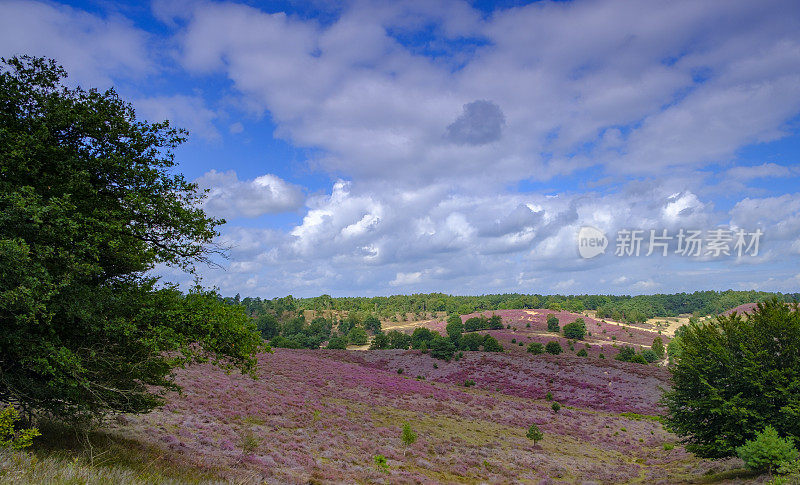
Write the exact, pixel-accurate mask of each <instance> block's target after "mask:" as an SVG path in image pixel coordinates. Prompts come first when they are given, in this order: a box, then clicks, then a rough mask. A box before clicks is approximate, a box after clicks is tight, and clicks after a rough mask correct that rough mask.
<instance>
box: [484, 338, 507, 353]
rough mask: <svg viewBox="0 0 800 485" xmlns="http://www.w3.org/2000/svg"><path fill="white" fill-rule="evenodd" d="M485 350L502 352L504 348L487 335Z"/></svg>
mask: <svg viewBox="0 0 800 485" xmlns="http://www.w3.org/2000/svg"><path fill="white" fill-rule="evenodd" d="M483 350H484V351H485V352H502V351H503V346H502V345H500V342H498V341H497V339H496V338H494V337H492V336H491V335H487V336H486V338H484V339H483Z"/></svg>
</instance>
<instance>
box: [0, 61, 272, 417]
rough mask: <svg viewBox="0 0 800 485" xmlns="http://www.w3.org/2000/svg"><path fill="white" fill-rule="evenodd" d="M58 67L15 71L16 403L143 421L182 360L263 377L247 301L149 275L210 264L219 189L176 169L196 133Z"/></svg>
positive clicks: (3, 271)
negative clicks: (182, 148)
mask: <svg viewBox="0 0 800 485" xmlns="http://www.w3.org/2000/svg"><path fill="white" fill-rule="evenodd" d="M65 78H66V73H65V71H64V70H63V69H62V68H61V67H59V66H57V65H56V63H55V62H54V61H52V60H47V59H42V58H31V57H19V58H12V59H9V60H5V59H4V60H3V61H2V63H0V402H3V401H4V402H13V403H16V404H17V405H20V406H22V407H23V408H24V409H26V410H28V411H39V412H47V413H49V414H52V415H54V416H57V417H61V418H64V419H72V420H74V419H81V418H92V417H97V416H102V415H104V414H105V413H107V412H143V411H147V410H149V409H151V408H153V407H154V406H156V405H158V404H159V403H160V402H161V400H162V399H161V394H163V392H164V391H165V390H168V389H174V388H175V387H176V386H175V384H174V382H173V379H172V371H173V369H174V368H175V367H176V366H179V365H184V364H187V363H190V362H195V361H198V360H206V359H211V360H212V361H214V362H216V363H218V364H220V365H225V366H235V367H238V368H240V369H241V370H243V371H252V370H253V368H254V364H255V360H254V357H253V355H254V351H255V350H256V349H257V346H258V345H259V342H260V338H259V337H258V335H257V334H256V333H255V331H254V328H253V326H252V324H251V323H250V320H249V318H248V317H247V316H246V315H245V314H244V312H243V311H242V309H241V307H233V306H227V305H224V304H222V303H221V301H220V299H219V298H218V297H217V296H216V294H214V293H211V292H206V291H203V290H201V289H199V288H197V289H195V290H192V291H190V292H189V293H188V294H183V293H181V292H180V291H178V290H177V289H176V288H175V287H174V286H170V285H168V284H157V280H156V279H155V278H153V277H150V276H148V274H149V271H150V270H152V269H153V268H154V267H156V265H170V266H175V267H179V268H182V269H185V270H187V271H192V269H193V267H194V265H195V264H196V263H198V262H203V261H210V260H211V258H212V257H213V255H214V253H215V252H218V250H219V248H217V247H216V246H215V245H214V244H213V241H214V238H215V237H216V236H217V235H218V234H217V231H216V228H217V227H218V226H219V225H220V224H222V223H223V222H224V221H222V220H219V219H214V218H211V217H208V216H207V215H206V214H205V213H204V212H203V211H202V209H201V208H200V205H199V203H200V202H201V201H202V198H203V197H204V195H203V194H202V193H199V192H198V191H197V187H196V186H195V185H194V184H192V183H189V182H187V181H186V180H185V179H184V177H183V176H182V175H176V174H175V173H174V167H175V162H174V158H173V150H174V148H175V147H177V146H178V145H179V144H180V143H182V142H183V141H184V136H185V132H183V131H181V130H176V129H174V128H171V127H170V125H169V123H168V122H162V123H148V122H145V121H140V120H137V119H136V116H135V113H134V110H133V109H132V107H131V106H130V105H129V104H128V103H126V102H124V101H123V100H122V99H120V97H119V96H118V95H117V94H116V93H115V92H114V91H113V90H108V91H105V92H100V91H97V90H84V89H81V88H70V87H67V86H65V84H64V79H65Z"/></svg>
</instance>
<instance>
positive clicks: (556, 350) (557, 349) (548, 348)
mask: <svg viewBox="0 0 800 485" xmlns="http://www.w3.org/2000/svg"><path fill="white" fill-rule="evenodd" d="M544 350H545V352H547V353H548V354H552V355H558V354H560V353H561V352H562V349H561V344H560V343H558V342H557V341H555V340H551V341H549V342H547V345H545V346H544Z"/></svg>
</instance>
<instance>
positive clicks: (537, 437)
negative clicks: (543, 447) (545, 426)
mask: <svg viewBox="0 0 800 485" xmlns="http://www.w3.org/2000/svg"><path fill="white" fill-rule="evenodd" d="M525 436H527V437H528V439H529V440H531V441H533V446H536V442H537V441H541V440H542V438H544V433H542V432H541V430H540V429H539V427H538V426H536V424H535V423H534V424H532V425H531V426H530V428H528V433H527V434H526V435H525Z"/></svg>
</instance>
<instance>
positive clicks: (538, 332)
mask: <svg viewBox="0 0 800 485" xmlns="http://www.w3.org/2000/svg"><path fill="white" fill-rule="evenodd" d="M481 315H483V316H485V317H490V316H492V315H500V317H501V318H502V320H503V325H504V326H506V327H510V328H504V329H503V330H483V331H481V333H489V334H491V335H492V336H494V337H495V338H496V339H497V340H498V341H500V343H501V344H502V345H503V347H504V348H505V350H506V351H507V352H512V353H517V352H522V353H524V352H526V351H527V348H528V344H529V343H531V342H539V343H542V344H546V343H547V342H549V341H551V340H555V341H558V342H559V344H560V345H561V347H562V348H563V349H564V350H565V351H566V352H568V353H573V354H574V353H576V352H578V351H579V350H580V349H582V348H583V349H586V352H587V354H588V356H589V357H594V358H598V357H599V355H600V354H603V355H604V357H606V358H613V357H614V356H615V355H617V353H618V352H619V347H620V346H622V345H630V346H633V347H635V348H636V349H637V350H638V349H640V348H646V347H649V346H650V345H652V343H653V339H654V338H655V337H661V339H662V341H663V343H664V345H666V344H667V343H669V340H670V339H669V337H668V336H666V335H663V334H659V333H658V331H657V330H656V329H655V327H653V326H651V325H650V326H648V325H643V324H642V325H638V326H632V325H624V324H621V323H616V322H608V321H605V320H602V319H597V318H592V317H589V316H586V315H581V314H578V313H571V312H566V311H553V310H495V311H488V312H482V313H470V314H468V315H463V316H462V317H461V319H462V321H466V320H467V319H469V318H472V317H476V316H481ZM550 315H555V316H556V317H557V318H558V320H559V323H560V325H561V327H563V326H564V325H566V324H569V323H572V322H574V321H575V320H577V319H578V318H583V320H584V322H586V331H587V335H586V338H585V340H583V341H580V342H575V343H574V344H573V349H572V350H570V344H569V342H568V340H567V339H566V338H564V337H563V335H560V334H557V333H553V332H548V331H547V317H548V316H550ZM422 325H423V326H425V327H427V328H430V329H431V330H436V331H438V332H439V333H440V334H442V335H446V332H445V326H446V323H445V322H443V321H428V322H425V323H423V324H422ZM520 343H522V345H520ZM587 344H588V345H587Z"/></svg>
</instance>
